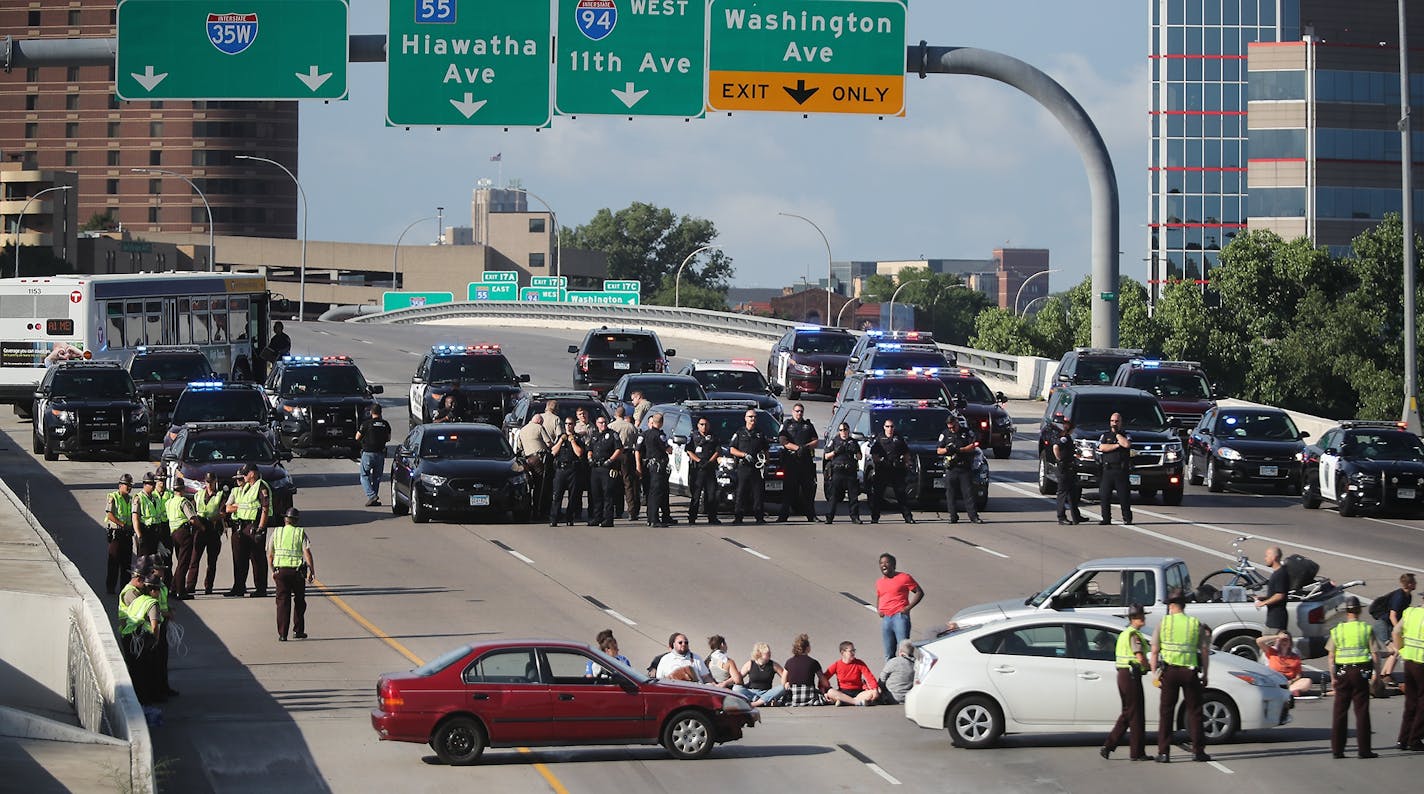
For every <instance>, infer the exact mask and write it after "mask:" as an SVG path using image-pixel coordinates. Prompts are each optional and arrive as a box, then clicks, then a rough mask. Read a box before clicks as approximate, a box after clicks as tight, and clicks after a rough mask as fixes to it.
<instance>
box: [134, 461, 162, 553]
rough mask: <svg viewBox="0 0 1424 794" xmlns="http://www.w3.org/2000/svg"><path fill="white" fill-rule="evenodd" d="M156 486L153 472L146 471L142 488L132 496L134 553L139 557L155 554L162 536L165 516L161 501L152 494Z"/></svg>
mask: <svg viewBox="0 0 1424 794" xmlns="http://www.w3.org/2000/svg"><path fill="white" fill-rule="evenodd" d="M156 486H157V480H156V479H155V478H154V476H153V472H148V473H147V474H145V475H143V490H141V491H139V492H138V493H136V494H134V496H133V507H132V508H131V515H132V516H133V531H134V553H135V554H137V555H139V556H140V557H146V556H149V555H152V554H157V553H158V542H159V540H161V539H162V537H163V522H164V520H165V519H166V518H167V516H165V515H164V512H163V504H162V502H161V501H160V500H159V498H158V496H157V495H155V494H154V488H155V487H156Z"/></svg>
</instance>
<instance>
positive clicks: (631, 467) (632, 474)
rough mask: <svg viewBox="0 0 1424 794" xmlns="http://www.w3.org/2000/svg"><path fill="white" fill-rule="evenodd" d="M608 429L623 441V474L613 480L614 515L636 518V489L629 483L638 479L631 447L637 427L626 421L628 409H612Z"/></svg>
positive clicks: (622, 407)
mask: <svg viewBox="0 0 1424 794" xmlns="http://www.w3.org/2000/svg"><path fill="white" fill-rule="evenodd" d="M608 429H609V430H612V431H614V432H615V433H617V434H618V438H619V439H620V440H621V441H622V442H623V459H622V460H623V476H622V477H619V478H618V479H617V480H616V481H614V490H615V491H616V492H617V493H615V494H614V497H613V507H614V517H616V518H622V517H623V516H625V515H627V516H631V517H633V518H637V517H638V491H637V490H636V489H634V488H633V487H632V486H630V485H629V483H631V482H636V481H637V480H638V479H639V477H638V461H637V456H636V455H634V454H633V452H634V449H633V447H634V445H636V444H637V443H638V427H637V425H634V424H633V423H632V422H630V421H628V409H627V408H626V407H624V406H622V405H620V406H618V407H617V408H615V409H613V419H612V421H610V422H609V423H608Z"/></svg>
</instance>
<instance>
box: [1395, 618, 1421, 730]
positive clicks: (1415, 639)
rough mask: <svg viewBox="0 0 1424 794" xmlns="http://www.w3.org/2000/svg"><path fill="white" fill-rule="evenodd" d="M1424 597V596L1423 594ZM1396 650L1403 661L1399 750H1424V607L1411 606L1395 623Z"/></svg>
mask: <svg viewBox="0 0 1424 794" xmlns="http://www.w3.org/2000/svg"><path fill="white" fill-rule="evenodd" d="M1421 595H1424V594H1421ZM1394 647H1395V648H1398V649H1399V658H1401V659H1403V660H1404V685H1403V686H1402V687H1401V688H1402V689H1403V690H1404V716H1403V717H1402V718H1401V719H1400V722H1399V749H1401V750H1413V751H1424V706H1421V704H1420V700H1421V699H1424V607H1409V608H1408V609H1406V610H1404V612H1403V613H1402V614H1401V615H1400V616H1399V622H1398V623H1396V624H1394Z"/></svg>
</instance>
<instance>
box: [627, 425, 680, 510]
mask: <svg viewBox="0 0 1424 794" xmlns="http://www.w3.org/2000/svg"><path fill="white" fill-rule="evenodd" d="M671 450H672V448H671V447H670V446H669V445H668V440H667V435H665V434H664V433H663V415H662V414H661V413H653V414H650V415H649V416H648V429H647V430H644V431H643V432H642V433H641V434H640V435H639V436H638V441H637V446H636V450H635V454H636V457H637V463H638V470H639V471H640V472H642V474H643V480H644V482H646V483H647V484H648V526H650V527H668V526H672V525H673V524H674V523H676V522H675V521H674V520H673V517H672V513H671V512H670V510H669V507H668V475H669V472H668V453H669V452H670V451H671Z"/></svg>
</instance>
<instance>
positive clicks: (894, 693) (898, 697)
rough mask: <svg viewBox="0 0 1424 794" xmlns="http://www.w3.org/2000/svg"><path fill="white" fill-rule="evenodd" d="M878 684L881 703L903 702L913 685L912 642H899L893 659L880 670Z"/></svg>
mask: <svg viewBox="0 0 1424 794" xmlns="http://www.w3.org/2000/svg"><path fill="white" fill-rule="evenodd" d="M956 628H957V626H956ZM880 684H881V686H880V702H881V703H885V704H887V705H890V704H895V703H904V702H905V695H907V694H909V693H910V687H912V686H914V684H915V643H914V642H913V641H912V640H901V641H900V644H899V645H898V646H896V648H895V658H894V659H891V660H889V661H887V662H886V663H885V666H884V667H882V668H881V669H880Z"/></svg>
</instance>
